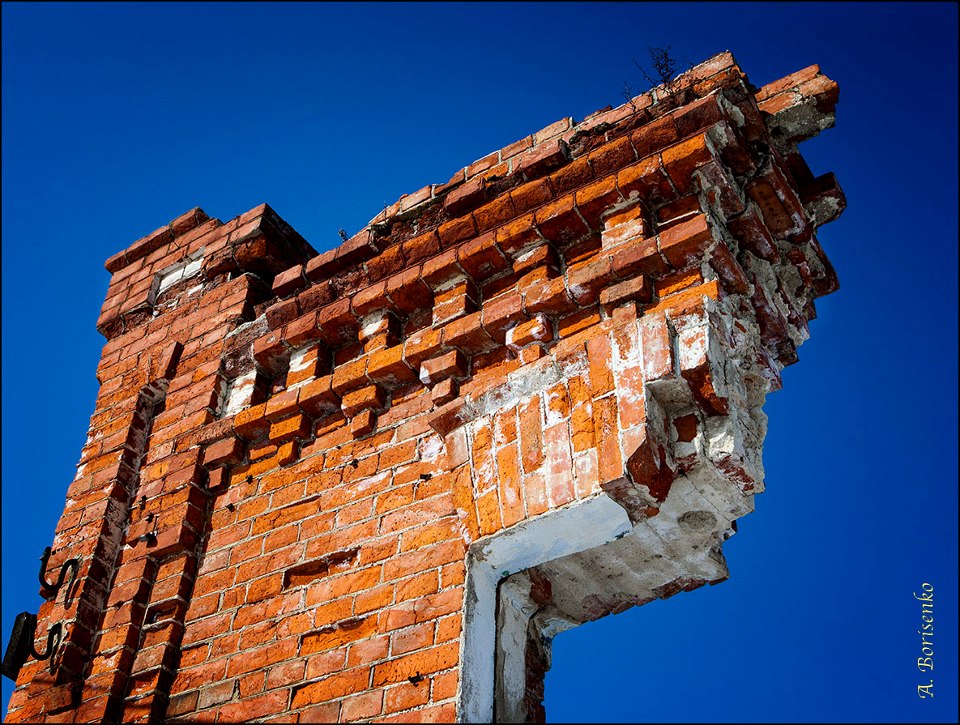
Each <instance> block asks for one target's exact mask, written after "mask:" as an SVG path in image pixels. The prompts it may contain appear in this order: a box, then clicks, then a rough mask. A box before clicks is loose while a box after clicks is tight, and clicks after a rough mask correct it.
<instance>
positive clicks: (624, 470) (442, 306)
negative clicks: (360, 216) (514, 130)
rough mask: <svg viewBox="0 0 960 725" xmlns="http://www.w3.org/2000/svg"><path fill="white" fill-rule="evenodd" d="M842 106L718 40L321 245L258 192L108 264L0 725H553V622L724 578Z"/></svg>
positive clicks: (814, 291) (802, 310)
mask: <svg viewBox="0 0 960 725" xmlns="http://www.w3.org/2000/svg"><path fill="white" fill-rule="evenodd" d="M837 98H838V96H837V86H836V84H835V83H834V82H833V81H831V80H829V79H828V78H826V76H824V75H823V74H822V73H820V70H819V67H817V66H811V67H810V68H808V69H805V70H803V71H800V72H798V73H795V74H793V75H792V76H788V77H787V78H785V79H783V80H781V81H777V82H775V83H771V84H769V85H767V86H765V87H764V88H762V89H760V90H759V91H758V90H756V89H755V88H754V87H753V86H751V85H750V84H749V82H748V81H747V80H746V77H745V76H744V75H743V73H742V72H741V70H740V68H739V67H738V66H737V65H736V63H735V62H734V60H733V58H732V56H731V55H730V54H728V53H723V54H720V55H718V56H715V57H714V58H711V59H710V60H708V61H706V62H705V63H702V64H701V65H699V66H696V67H694V68H692V69H691V70H690V71H688V72H687V73H685V74H683V75H682V76H680V77H679V78H678V79H676V80H675V81H673V82H672V83H670V84H669V85H667V86H661V87H658V88H656V89H653V90H651V91H649V92H648V93H645V94H643V95H641V96H638V97H637V98H635V99H632V100H631V101H630V102H629V103H627V104H624V105H623V106H620V107H618V108H614V109H606V110H603V111H600V112H598V113H596V114H593V115H591V116H590V117H588V118H587V119H586V120H584V121H582V122H580V123H575V122H574V121H573V119H570V118H565V119H561V120H560V121H557V122H556V123H553V124H551V125H549V126H547V127H546V128H544V129H542V130H540V131H538V132H535V133H532V134H530V135H528V136H526V137H525V138H523V139H521V140H520V141H517V142H515V143H512V144H509V145H508V146H505V147H504V148H503V149H500V150H498V151H495V152H493V153H491V154H488V155H487V156H484V157H483V158H481V159H479V160H477V161H475V162H473V163H471V164H468V165H467V166H465V167H464V168H462V169H461V170H460V171H458V172H457V173H456V174H455V175H454V176H453V177H452V178H451V179H450V181H449V182H447V183H446V184H442V185H430V186H425V187H423V188H422V189H420V190H419V191H417V192H415V193H413V194H409V195H405V196H403V197H401V198H400V200H399V201H398V202H397V203H395V204H394V205H392V206H391V207H388V208H387V209H385V210H384V211H383V212H381V213H380V214H378V215H377V216H376V217H375V218H374V219H373V220H371V222H370V224H369V225H368V226H367V227H365V228H364V229H363V230H361V231H360V232H359V233H358V234H356V235H355V236H354V237H352V238H350V239H348V240H347V241H345V242H344V243H343V244H341V245H340V246H339V247H337V248H335V249H333V250H330V251H328V252H325V253H323V254H316V253H315V252H314V250H313V249H312V248H311V247H310V245H309V244H307V242H305V241H304V240H303V239H302V238H301V237H300V236H299V235H298V234H297V233H296V232H295V231H293V230H292V229H291V228H290V227H289V226H288V225H287V224H286V223H285V222H283V220H282V219H280V217H279V216H277V215H276V214H275V213H274V212H273V211H272V210H271V209H270V208H269V207H268V206H266V205H262V206H260V207H257V208H255V209H253V210H251V211H250V212H247V213H246V214H243V215H241V216H240V217H238V218H236V219H233V220H231V221H229V222H227V223H221V222H220V221H219V220H216V219H209V218H207V216H206V215H205V214H204V213H203V212H202V211H201V210H199V209H193V210H191V211H190V212H187V213H186V214H184V215H183V216H181V217H178V219H176V220H174V221H173V222H171V223H170V224H169V225H167V226H165V227H163V228H161V229H159V230H157V231H156V232H154V233H153V234H151V235H149V236H148V237H145V238H143V239H141V240H139V241H137V242H136V243H134V244H133V245H131V246H130V247H128V248H127V249H126V250H124V251H123V252H121V253H119V254H117V255H115V256H114V257H112V258H111V259H110V260H108V262H107V269H108V271H110V272H111V273H112V275H113V276H112V279H111V283H110V287H109V289H108V292H107V299H106V302H105V303H104V306H103V310H102V312H101V315H100V318H99V320H98V322H97V326H98V329H99V330H100V331H101V332H102V333H103V334H104V335H105V337H106V338H107V344H106V345H105V347H104V350H103V357H102V359H101V362H100V364H99V366H98V369H97V377H98V380H100V382H101V389H100V393H99V396H98V399H97V405H96V411H95V413H94V416H93V418H92V420H91V426H90V431H89V438H88V443H87V445H86V446H85V447H84V449H83V451H82V452H81V459H80V464H79V466H78V472H77V477H76V479H75V480H74V482H73V483H72V484H71V486H70V488H69V490H68V491H67V507H66V509H65V513H64V515H63V517H62V518H61V520H60V524H59V525H58V528H57V534H56V537H55V539H54V542H53V548H54V553H53V555H52V556H51V558H50V562H49V566H50V567H51V570H53V567H59V566H60V565H61V564H62V562H64V561H65V560H67V559H68V558H76V559H78V560H79V562H80V576H79V580H78V584H77V595H76V597H75V599H74V603H73V605H72V606H67V605H66V604H65V603H64V602H63V601H60V600H50V601H47V602H46V603H45V604H44V605H43V606H42V607H41V609H40V612H39V631H43V632H46V631H47V627H48V626H49V625H51V624H53V623H54V622H62V623H63V624H64V626H65V633H66V634H65V641H64V644H63V645H62V646H61V648H60V649H59V650H58V653H57V655H56V657H55V659H54V666H53V669H52V674H51V669H50V668H49V667H47V666H46V665H45V664H44V663H39V662H36V661H35V660H29V661H28V662H27V663H26V665H25V666H24V667H23V669H22V670H21V673H20V677H19V679H18V683H19V686H18V689H17V690H16V691H15V693H14V695H13V698H12V699H11V702H10V710H9V718H8V719H9V720H10V721H21V722H22V721H37V720H49V721H60V720H70V721H74V722H93V721H111V722H112V721H124V722H128V721H129V722H134V721H161V720H169V721H173V722H177V721H183V722H187V721H193V720H214V719H216V720H217V721H221V722H239V721H245V720H250V719H270V718H276V719H279V720H284V721H290V720H299V721H300V722H309V721H312V720H321V721H328V720H329V721H335V720H338V719H339V720H341V721H351V720H358V719H373V720H377V721H380V722H399V721H437V720H440V721H447V720H453V719H455V718H458V719H460V720H490V719H492V718H493V717H494V714H496V716H497V717H498V718H500V719H527V718H531V719H543V717H544V709H543V706H542V696H543V690H542V678H543V673H544V671H545V669H546V667H547V663H548V662H549V656H548V651H547V650H544V649H543V647H544V642H549V638H550V637H552V636H553V635H554V634H556V632H557V631H558V627H560V626H561V625H560V624H558V623H563V625H562V626H573V625H575V624H578V623H581V622H583V621H587V620H590V619H596V618H598V617H600V616H604V615H605V614H609V613H611V612H617V611H622V610H623V609H625V608H627V607H629V606H634V605H636V604H642V603H645V602H647V601H650V600H652V599H654V598H657V597H664V598H665V597H667V596H671V595H672V594H674V593H676V592H678V591H687V590H690V589H693V588H696V587H698V586H701V585H702V584H704V583H707V582H709V583H715V582H717V581H720V580H722V579H723V578H725V577H726V575H727V572H726V567H725V565H724V563H723V560H722V555H721V554H720V543H721V542H722V541H723V540H724V539H726V538H727V537H728V536H729V535H731V534H732V531H733V525H734V523H733V522H734V521H735V520H736V519H737V518H738V517H739V516H741V515H743V514H745V513H748V512H749V511H750V510H752V496H753V495H754V494H755V493H758V492H760V491H762V488H763V471H762V465H761V462H760V447H761V444H762V439H763V433H764V431H765V425H766V423H765V418H764V417H763V415H762V413H761V411H760V408H761V406H762V403H763V399H764V396H765V394H766V393H767V392H768V391H769V390H775V389H777V388H778V387H779V386H780V371H781V370H782V369H783V367H785V366H786V365H789V364H791V363H792V362H794V361H795V360H796V347H797V346H798V345H799V344H800V343H802V342H803V340H804V339H806V337H807V336H808V334H809V331H808V320H809V319H811V318H812V317H813V316H814V314H815V309H814V304H813V300H814V298H816V297H817V296H820V295H822V294H826V293H829V292H831V291H833V290H835V289H836V288H837V280H836V277H835V275H834V273H833V270H832V267H831V266H830V263H829V262H828V261H827V259H826V257H825V256H824V254H823V251H822V249H821V247H820V245H819V243H818V241H817V239H816V236H815V231H816V228H817V226H819V225H820V224H823V223H825V222H828V221H831V220H833V219H835V218H836V217H837V216H838V215H839V213H840V211H842V209H843V206H844V199H843V193H842V191H841V190H840V188H839V186H838V185H837V183H836V180H835V178H834V177H833V176H832V174H824V175H822V176H819V177H815V176H814V175H813V173H812V172H811V171H810V169H809V168H807V165H806V163H805V162H803V159H802V158H801V157H800V155H799V153H798V151H797V143H799V142H800V141H802V140H803V139H804V138H808V137H810V136H811V135H814V134H816V133H818V132H819V131H821V130H823V129H824V128H827V127H828V126H830V125H831V124H832V123H833V116H834V108H835V105H836V103H837ZM601 561H602V562H603V566H604V570H605V571H606V572H608V573H610V572H615V576H614V575H613V574H611V577H613V578H612V579H611V581H615V582H616V583H615V584H610V583H604V582H600V581H599V579H596V578H594V577H593V575H592V574H590V572H595V571H599V569H600V566H599V562H601ZM498 587H499V591H501V592H503V593H504V594H503V596H502V597H501V598H500V599H499V600H498V598H497V595H496V592H497V591H498ZM498 601H499V604H498Z"/></svg>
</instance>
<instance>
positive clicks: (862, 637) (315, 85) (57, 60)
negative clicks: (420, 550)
mask: <svg viewBox="0 0 960 725" xmlns="http://www.w3.org/2000/svg"><path fill="white" fill-rule="evenodd" d="M2 15H3V29H2V33H3V38H2V39H3V46H2V59H3V65H2V104H3V136H2V152H3V187H2V196H3V217H2V238H3V246H2V249H3V267H2V281H3V288H2V301H3V308H2V309H3V330H2V342H3V353H2V363H3V378H2V393H3V395H2V412H3V423H4V425H3V429H2V442H3V454H4V455H3V462H2V485H3V510H2V521H3V530H2V539H3V601H2V604H3V627H2V637H3V641H2V646H3V647H6V642H7V639H8V637H9V634H10V629H11V626H12V622H13V619H14V617H15V615H16V614H17V613H18V612H20V611H23V610H30V611H36V609H37V607H38V606H39V604H40V599H39V597H38V596H37V594H36V590H37V582H36V573H37V557H38V556H39V555H40V553H41V551H42V550H43V548H44V546H47V545H48V544H49V543H50V541H51V540H52V538H53V533H54V528H55V525H56V522H57V520H58V517H59V515H60V513H61V511H62V508H63V502H64V494H65V491H66V489H67V487H68V485H69V483H70V481H71V479H72V478H73V474H74V472H75V464H76V462H77V460H78V458H79V454H80V449H81V447H82V446H83V443H84V440H85V432H86V429H87V425H88V422H89V416H90V415H91V413H92V412H93V404H94V400H95V396H96V392H97V382H96V379H95V377H94V371H95V368H96V365H97V361H98V359H99V355H100V350H101V347H102V345H103V343H104V340H103V338H102V337H101V336H100V335H99V334H98V333H97V331H96V329H95V322H96V319H97V315H98V312H99V308H100V305H101V302H102V299H103V296H104V293H105V291H106V288H107V284H108V281H109V276H108V274H107V272H106V271H104V269H103V262H104V260H105V259H106V258H107V257H109V256H110V255H112V254H114V253H115V252H117V251H119V250H120V249H122V248H124V247H126V246H127V245H129V244H130V243H131V242H133V241H134V240H135V239H137V238H139V237H141V236H143V235H144V234H147V233H149V232H151V231H153V230H154V229H156V228H157V227H158V226H161V225H162V224H165V223H166V222H168V221H169V220H171V219H172V218H174V217H175V216H177V215H179V214H180V213H182V212H184V211H186V210H187V209H189V208H191V207H193V206H196V205H199V206H201V207H203V209H204V210H206V211H207V213H209V214H210V215H211V216H217V217H219V218H220V219H222V220H224V221H226V220H228V219H230V218H232V217H234V216H236V215H238V214H241V213H243V212H244V211H246V210H248V209H250V208H251V207H253V206H255V205H257V204H259V203H260V202H263V201H266V202H268V203H270V204H271V205H272V206H273V207H274V208H275V209H276V210H277V212H278V213H279V214H280V215H281V216H283V217H284V218H285V219H286V220H287V221H288V222H290V223H291V224H292V225H293V226H294V227H295V228H296V229H297V230H298V231H299V232H300V233H301V234H303V236H304V237H306V238H307V239H308V240H309V241H310V242H311V243H312V244H313V245H314V247H315V248H316V249H317V250H318V251H324V250H325V249H328V248H329V247H331V246H332V245H333V244H334V243H335V242H336V241H337V240H338V237H337V230H338V229H339V228H341V227H343V228H344V229H346V230H347V231H348V232H349V233H351V234H352V233H354V232H356V231H357V230H358V229H360V228H361V227H362V226H363V225H364V224H365V223H366V222H367V221H368V220H369V219H370V218H371V217H373V216H374V215H375V214H376V213H377V212H378V211H379V210H380V209H382V208H383V205H384V204H385V203H392V202H393V201H395V200H396V199H397V198H398V197H399V196H400V195H401V194H403V193H409V192H413V191H415V190H417V189H419V188H420V187H422V186H423V185H425V184H427V183H442V182H444V181H446V180H447V179H448V178H449V177H450V175H451V174H452V173H453V172H454V171H455V170H456V169H458V168H460V167H462V166H464V165H465V164H467V163H469V162H471V161H473V160H474V159H477V158H479V157H481V156H483V155H484V154H486V153H487V152H489V151H492V150H494V149H497V148H500V147H502V146H504V145H506V144H508V143H510V142H512V141H514V140H516V139H518V138H520V137H522V136H524V135H527V134H529V133H531V132H533V131H536V130H538V129H540V128H542V127H543V126H545V125H547V124H549V123H551V122H553V121H555V120H557V119H558V118H561V117H563V116H567V115H572V116H574V117H575V118H576V119H581V118H583V117H584V116H585V115H587V114H588V113H590V112H592V111H594V110H596V109H597V108H600V107H602V106H605V105H607V104H612V105H614V106H615V105H619V104H620V103H621V102H622V98H621V96H620V91H621V89H622V87H623V83H624V81H627V82H629V83H631V84H632V85H633V86H634V87H635V88H637V89H638V90H640V89H642V88H643V87H644V84H643V81H642V79H641V78H640V77H639V73H638V72H637V71H636V69H635V68H634V65H633V62H632V59H633V58H637V59H638V60H641V61H642V60H645V59H646V55H645V54H646V49H647V48H648V46H666V45H670V46H672V48H673V53H674V55H676V56H678V57H680V58H682V59H689V60H691V61H694V62H699V61H700V60H703V59H705V58H707V57H708V56H710V55H712V54H714V53H716V52H718V51H721V50H724V49H729V50H731V51H733V53H734V54H735V56H736V57H737V59H738V61H739V62H740V64H741V66H742V67H743V69H744V70H745V71H746V72H747V73H748V75H749V77H750V79H751V81H753V83H755V84H756V85H758V86H759V85H762V84H764V83H767V82H769V81H772V80H775V79H777V78H780V77H781V76H784V75H786V74H788V73H791V72H793V71H795V70H798V69H800V68H803V67H805V66H807V65H809V64H811V63H820V65H821V67H822V69H823V71H824V72H825V73H826V74H827V75H829V76H830V77H832V78H834V79H835V80H837V81H838V82H839V84H840V88H841V100H840V104H839V109H838V118H837V126H836V128H834V129H831V130H828V131H826V132H825V133H824V134H823V135H822V136H820V137H818V138H816V139H813V140H811V141H809V142H807V143H806V144H804V146H803V150H804V153H805V156H806V158H807V160H808V162H809V165H810V166H811V168H812V169H813V171H814V172H815V173H822V172H825V171H835V172H836V174H837V176H838V178H839V179H840V182H841V184H842V186H843V188H844V189H845V191H846V194H847V198H848V202H849V207H848V209H847V211H846V213H845V214H844V215H843V216H842V217H841V218H840V220H839V221H837V222H835V223H833V224H831V225H829V226H827V227H824V228H823V229H822V230H821V233H820V235H819V237H820V241H821V243H822V245H823V247H824V248H825V250H826V252H827V254H828V255H829V256H830V258H831V259H832V261H833V263H834V265H835V266H836V269H837V272H838V274H839V277H840V281H841V288H840V290H839V291H838V292H837V293H835V294H833V295H831V296H829V297H827V298H823V299H821V300H819V301H818V303H817V307H818V311H819V318H818V319H817V320H816V321H814V322H813V324H812V326H811V327H812V338H811V340H810V341H808V342H807V343H806V344H805V345H804V346H803V347H802V348H801V350H800V362H799V363H798V364H797V365H795V366H793V367H791V368H789V369H787V370H786V372H785V374H784V389H783V390H782V391H780V392H777V393H774V394H772V395H771V396H770V397H769V398H768V402H767V405H766V408H765V410H766V412H767V413H768V415H769V434H768V437H767V445H766V449H765V455H764V460H765V464H766V471H767V491H766V493H764V494H762V495H761V496H759V497H758V498H757V502H756V503H757V510H756V512H755V513H753V514H751V515H750V516H748V517H746V518H744V519H742V520H741V521H740V527H739V528H740V531H739V534H738V535H737V536H736V537H734V538H733V539H732V540H731V541H729V542H728V543H727V544H726V546H725V552H726V555H727V558H728V562H729V565H730V569H731V579H730V580H729V581H727V582H725V583H723V584H721V585H720V586H716V587H709V588H705V589H700V590H698V591H696V592H692V593H688V594H681V595H678V596H676V597H674V598H672V599H670V600H669V601H667V602H656V603H653V604H651V605H648V606H646V607H643V608H640V609H634V610H631V611H629V612H627V613H624V614H621V615H618V616H616V617H608V618H607V619H605V620H601V621H600V622H597V623H593V624H590V625H586V626H584V627H581V628H579V629H577V630H574V631H572V632H569V633H565V634H563V635H561V636H560V637H558V638H557V640H556V641H555V643H554V653H553V663H554V666H553V669H552V670H551V671H550V673H549V674H548V676H547V695H546V707H547V714H548V719H549V720H551V721H563V720H567V721H569V720H580V721H584V720H588V721H589V720H598V721H637V720H653V721H698V720H699V721H758V722H777V721H864V722H869V721H896V722H911V721H918V722H920V721H931V720H943V721H956V719H957V687H956V682H957V579H956V571H957V241H958V240H957V95H956V89H957V43H956V33H957V6H956V5H954V4H921V3H914V4H886V3H883V4H872V3H856V4H841V3H836V4H834V3H830V4H811V3H803V4H753V3H750V4H728V3H718V4H712V5H704V4H685V3H677V4H673V3H663V4H626V3H617V4H602V3H596V4H579V3H570V4H549V3H546V4H530V5H521V4H517V5H504V4H497V5H493V4H486V5H479V4H470V5H465V4H457V5H441V4H431V5H426V4H425V5H414V4H408V5H401V4H374V5H361V4H351V5H337V4H318V5H315V4H291V5H281V4H270V5H266V4H236V5H231V4H216V5H212V4H211V5H207V4H196V5H194V4H185V3H184V4H169V5H155V4H139V3H138V4H111V5H98V4H87V5H78V4H61V3H55V4H40V3H31V4H23V3H4V4H3V8H2ZM922 582H929V583H931V584H933V586H934V587H935V617H936V622H935V671H934V673H933V678H934V692H935V696H934V699H933V700H926V701H921V700H920V699H919V698H918V697H917V690H916V686H917V684H919V683H921V682H923V681H925V679H928V678H925V677H924V676H922V675H921V673H919V672H918V671H917V668H916V659H917V657H918V656H919V654H920V652H919V649H920V638H919V635H918V634H917V629H918V627H919V625H920V616H919V615H920V607H919V604H918V603H917V602H916V601H914V599H913V598H912V595H911V593H912V592H914V591H919V588H920V585H921V583H922ZM11 690H12V685H11V684H10V683H9V681H8V680H6V679H4V680H3V709H4V711H5V710H6V703H7V700H8V698H9V695H10V692H11Z"/></svg>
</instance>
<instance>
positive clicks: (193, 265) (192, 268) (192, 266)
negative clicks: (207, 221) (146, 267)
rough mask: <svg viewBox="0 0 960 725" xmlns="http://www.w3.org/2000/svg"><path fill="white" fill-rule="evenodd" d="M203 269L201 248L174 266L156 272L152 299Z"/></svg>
mask: <svg viewBox="0 0 960 725" xmlns="http://www.w3.org/2000/svg"><path fill="white" fill-rule="evenodd" d="M202 268H203V248H202V247H201V248H200V249H198V250H197V251H196V252H194V253H193V254H189V255H187V257H186V259H184V260H182V261H180V262H177V263H176V264H171V265H170V266H169V267H167V268H165V269H161V270H160V271H159V272H157V276H156V278H155V280H154V285H155V292H154V295H153V297H154V299H156V298H157V297H159V296H160V295H161V294H163V292H164V291H165V290H167V289H169V288H170V287H172V286H173V285H175V284H177V283H178V282H180V281H182V280H185V279H189V278H190V277H193V276H194V275H196V274H198V273H199V272H200V270H201V269H202Z"/></svg>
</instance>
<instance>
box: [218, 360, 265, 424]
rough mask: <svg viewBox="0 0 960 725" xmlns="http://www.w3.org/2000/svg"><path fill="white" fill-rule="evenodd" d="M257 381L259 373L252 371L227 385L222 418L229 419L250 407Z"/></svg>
mask: <svg viewBox="0 0 960 725" xmlns="http://www.w3.org/2000/svg"><path fill="white" fill-rule="evenodd" d="M256 379H257V371H256V370H251V371H250V372H248V373H244V374H243V375H240V376H239V377H237V378H234V379H233V380H231V381H229V382H228V383H227V387H226V391H225V392H224V400H225V405H224V407H223V416H222V417H224V418H227V417H229V416H231V415H234V414H235V413H239V412H240V411H241V410H243V409H244V408H246V407H248V406H249V405H250V400H251V399H252V398H253V388H254V383H255V382H256Z"/></svg>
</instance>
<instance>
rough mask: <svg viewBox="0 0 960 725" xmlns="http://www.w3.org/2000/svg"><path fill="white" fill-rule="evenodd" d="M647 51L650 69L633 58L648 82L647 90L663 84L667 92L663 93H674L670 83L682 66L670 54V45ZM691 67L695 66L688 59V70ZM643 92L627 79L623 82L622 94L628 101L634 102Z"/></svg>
mask: <svg viewBox="0 0 960 725" xmlns="http://www.w3.org/2000/svg"><path fill="white" fill-rule="evenodd" d="M647 53H648V54H649V55H650V68H649V69H647V68H646V67H645V66H643V65H641V64H640V62H639V61H638V60H637V59H636V58H634V59H633V64H634V65H635V66H636V67H637V70H639V71H640V74H641V75H642V76H643V79H644V80H645V81H646V82H647V88H646V90H650V89H651V88H659V87H660V86H663V88H664V91H665V94H663V95H669V94H670V93H672V89H671V87H670V85H671V84H672V83H673V81H674V80H675V79H676V77H677V69H678V68H679V67H680V64H679V62H678V61H677V59H676V58H674V57H673V56H672V55H670V46H669V45H668V46H667V47H665V48H648V49H647ZM690 68H693V63H692V62H689V61H688V62H687V70H689V69H690ZM642 92H643V91H640V92H638V91H637V90H636V89H635V88H634V87H633V86H631V85H630V84H629V83H628V82H627V81H624V82H623V90H622V91H621V95H622V96H623V97H624V98H625V99H626V101H627V103H630V104H632V103H633V99H634V97H635V96H638V95H639V94H640V93H642Z"/></svg>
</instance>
